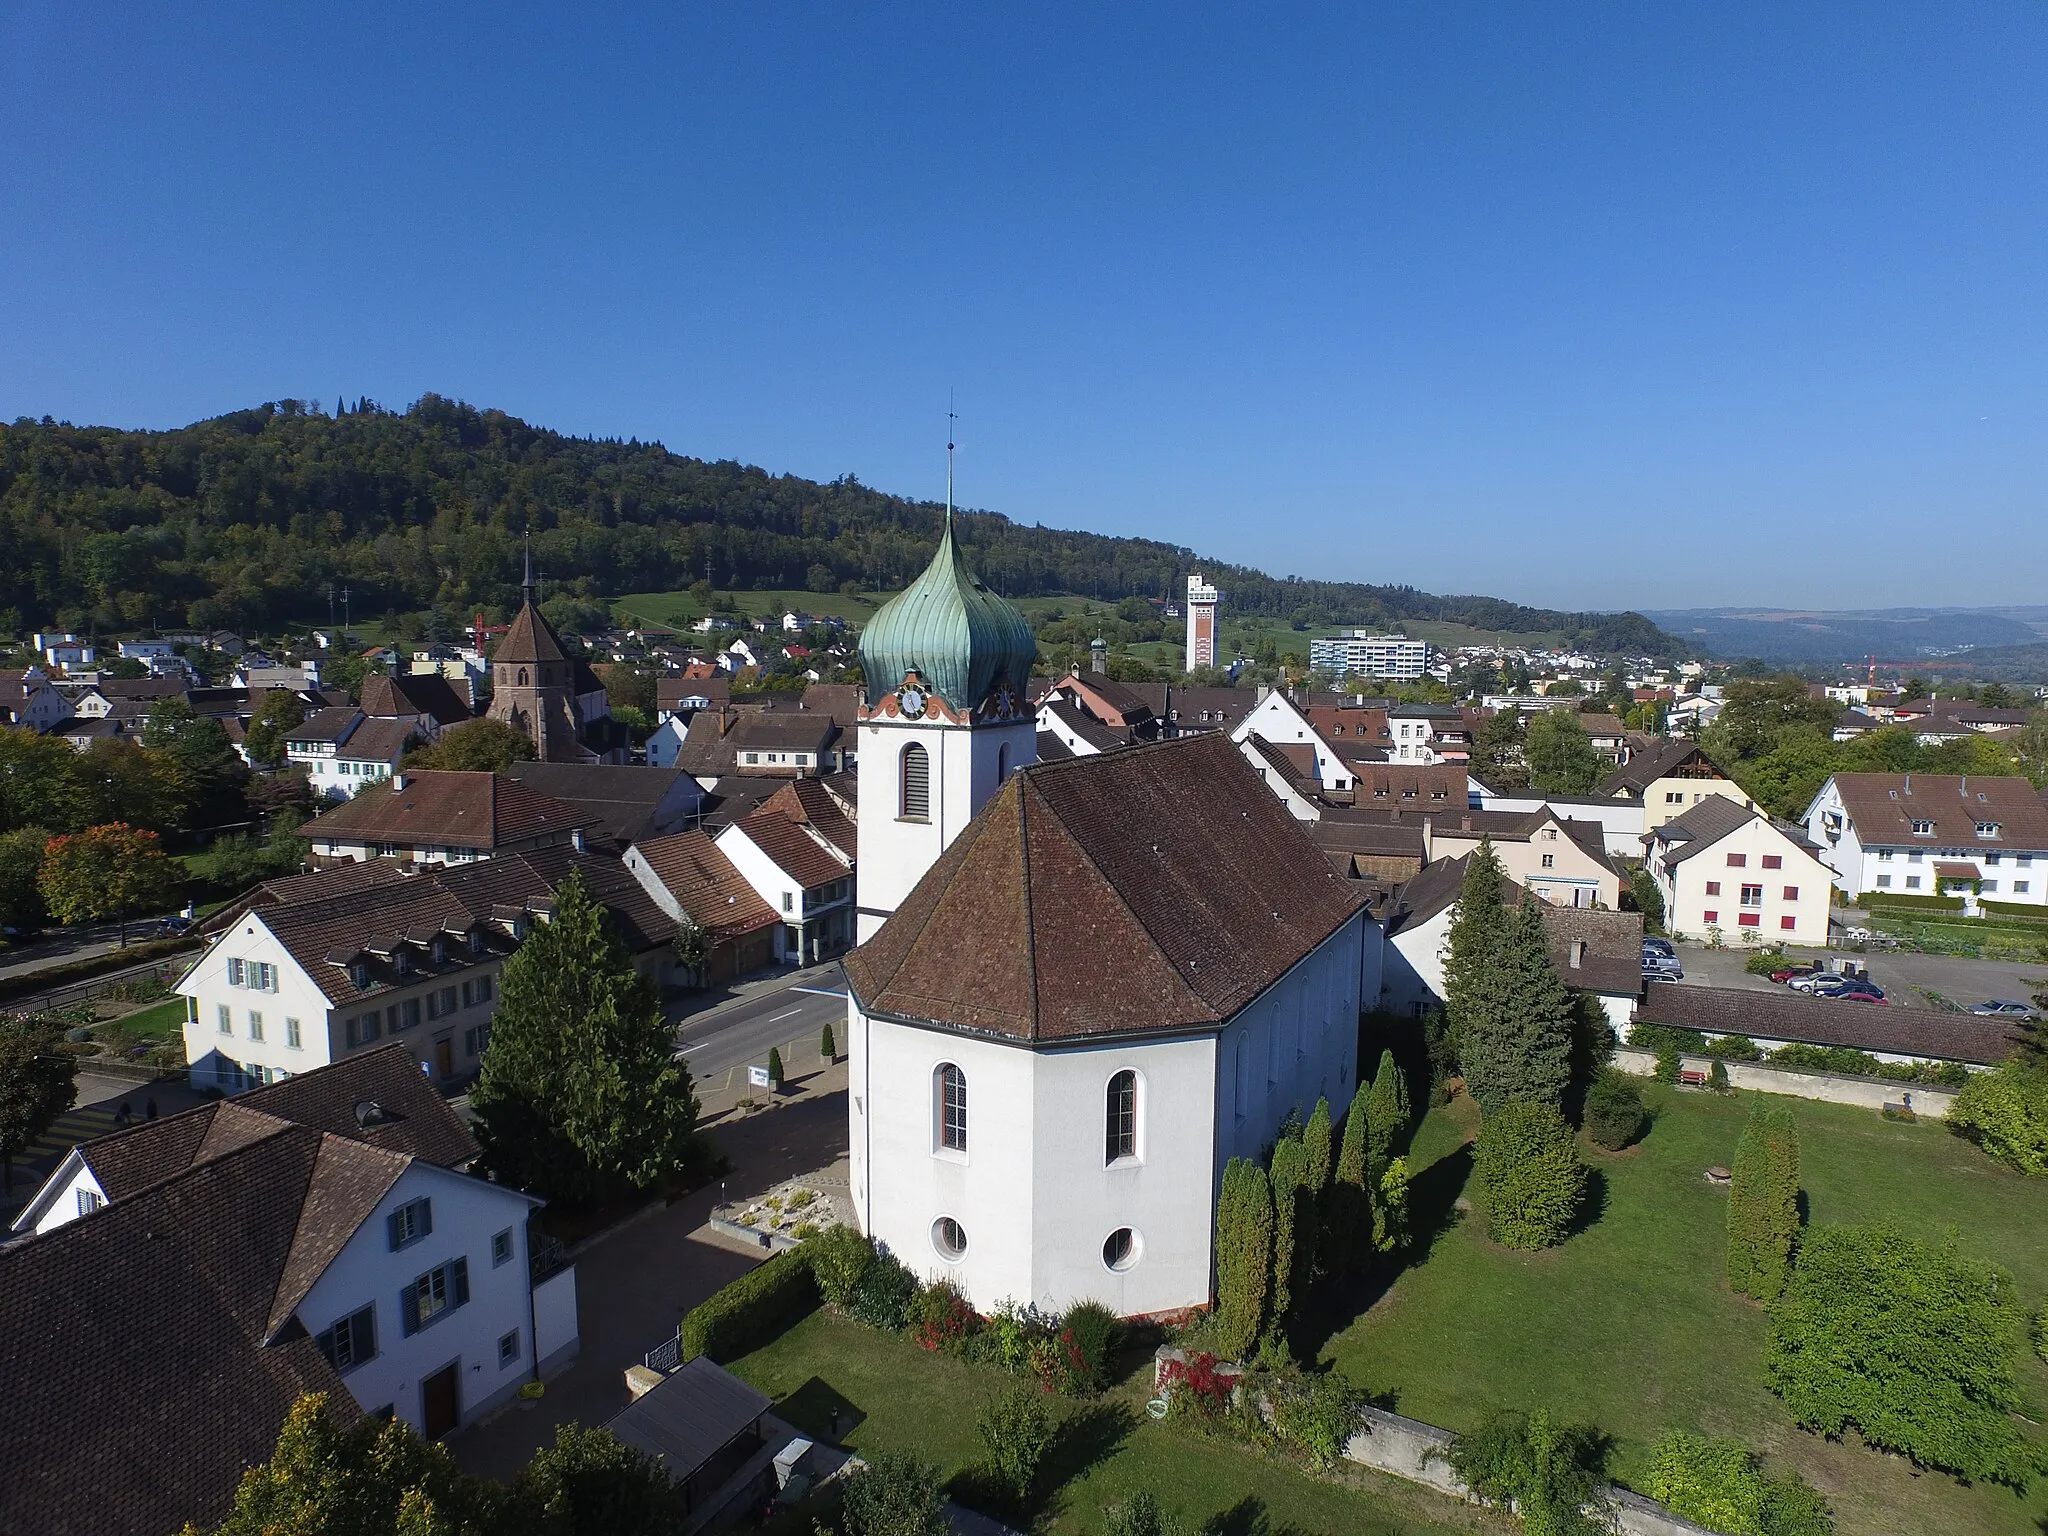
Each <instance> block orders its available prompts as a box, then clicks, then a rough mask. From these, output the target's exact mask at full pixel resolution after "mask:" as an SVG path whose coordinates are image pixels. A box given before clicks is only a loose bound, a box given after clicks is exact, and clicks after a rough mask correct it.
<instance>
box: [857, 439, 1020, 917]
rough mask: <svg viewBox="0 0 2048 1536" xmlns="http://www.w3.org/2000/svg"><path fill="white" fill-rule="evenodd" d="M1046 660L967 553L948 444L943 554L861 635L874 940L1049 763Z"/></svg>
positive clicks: (865, 871) (866, 911)
mask: <svg viewBox="0 0 2048 1536" xmlns="http://www.w3.org/2000/svg"><path fill="white" fill-rule="evenodd" d="M1037 656H1038V642H1037V640H1036V639H1035V638H1034V637H1033V635H1032V633H1031V626H1030V624H1029V623H1027V622H1026V621H1025V618H1024V615H1023V614H1021V613H1019V612H1018V611H1017V609H1016V608H1014V607H1012V606H1011V605H1010V604H1009V603H1008V602H1006V601H1004V600H1003V599H1002V598H1000V597H998V596H997V595H996V594H995V593H993V592H991V591H990V590H989V589H988V588H987V587H986V586H984V585H983V584H982V583H981V581H980V580H979V579H978V578H977V577H976V576H975V575H974V573H973V572H972V571H970V570H969V569H968V568H967V561H966V559H965V558H964V557H963V556H962V554H961V552H960V545H959V542H958V540H957V539H956V538H955V536H954V532H953V445H952V444H951V443H948V444H946V522H945V528H944V531H943V532H942V533H941V534H940V536H939V548H938V552H937V553H936V554H934V555H933V556H932V562H931V564H930V565H928V566H926V567H925V569H924V573H923V574H922V575H920V576H919V577H918V578H917V580H915V581H913V582H912V583H911V584H910V585H909V586H908V587H907V588H905V589H904V590H903V591H901V592H899V593H897V594H896V596H894V597H892V598H891V599H889V601H888V602H886V603H884V604H883V605H882V608H881V610H880V611H879V612H878V613H876V615H875V616H874V617H873V618H872V619H870V620H869V621H868V623H867V626H866V628H865V629H863V630H862V631H861V637H860V665H861V672H862V674H863V676H865V678H866V679H867V698H868V702H867V705H866V707H865V708H863V709H862V711H861V717H860V725H859V727H858V732H857V742H858V744H857V747H856V752H857V755H858V771H859V778H860V784H859V790H860V872H859V877H858V879H859V901H860V913H859V923H858V928H859V937H860V939H861V941H862V942H863V943H865V942H866V941H867V939H868V938H869V937H871V936H872V935H873V933H874V932H875V930H876V929H877V928H879V927H881V925H882V923H883V922H884V921H885V920H887V918H888V916H889V914H890V913H892V912H894V911H895V910H896V908H897V906H898V905H899V904H900V903H901V902H902V900H903V898H904V897H905V896H907V895H909V894H910V888H911V887H912V886H914V885H916V884H917V882H918V879H919V877H920V876H922V875H923V874H924V872H925V871H926V870H927V869H929V868H931V866H932V865H933V864H934V863H936V862H937V860H938V857H939V855H940V854H941V853H943V852H945V850H946V845H947V844H948V843H950V842H952V840H953V839H954V838H955V837H957V836H958V835H959V834H960V833H961V831H962V830H964V829H965V828H966V826H967V824H968V822H970V821H972V820H973V819H974V813H975V812H976V811H978V810H980V809H981V807H982V805H983V803H984V802H986V801H987V800H988V798H989V797H990V796H991V795H993V794H994V793H995V792H996V790H997V788H998V787H999V786H1000V785H1001V784H1002V782H1003V780H1004V779H1006V778H1008V777H1009V776H1010V774H1011V773H1013V772H1015V771H1016V770H1017V769H1019V768H1021V767H1023V766H1024V765H1025V764H1026V763H1029V762H1033V761H1035V760H1036V759H1037V756H1038V750H1037V746H1038V721H1037V716H1036V714H1035V713H1034V712H1033V711H1032V709H1031V705H1030V702H1029V700H1028V699H1027V697H1026V690H1027V689H1028V688H1029V686H1030V681H1031V664H1032V662H1033V661H1034V660H1036V659H1037Z"/></svg>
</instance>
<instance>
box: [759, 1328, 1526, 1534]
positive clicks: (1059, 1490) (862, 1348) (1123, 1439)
mask: <svg viewBox="0 0 2048 1536" xmlns="http://www.w3.org/2000/svg"><path fill="white" fill-rule="evenodd" d="M1133 1364H1134V1366H1135V1367H1136V1369H1135V1370H1134V1372H1133V1375H1132V1377H1131V1379H1129V1380H1128V1381H1126V1382H1125V1384H1124V1385H1123V1386H1122V1387H1121V1388H1119V1389H1118V1390H1117V1391H1115V1392H1113V1393H1110V1394H1108V1395H1107V1396H1106V1397H1105V1398H1104V1399H1102V1400H1101V1401H1099V1402H1096V1403H1067V1402H1062V1404H1061V1407H1062V1409H1063V1411H1064V1412H1065V1413H1066V1414H1067V1415H1068V1418H1067V1421H1066V1422H1067V1423H1068V1424H1070V1425H1071V1429H1070V1430H1068V1431H1067V1432H1065V1433H1064V1434H1063V1437H1062V1441H1061V1445H1060V1448H1059V1449H1058V1450H1056V1451H1055V1453H1054V1471H1053V1473H1052V1475H1051V1476H1050V1477H1049V1478H1047V1479H1046V1481H1047V1482H1049V1483H1056V1484H1057V1487H1055V1488H1054V1489H1053V1490H1052V1492H1051V1493H1050V1494H1048V1495H1047V1496H1046V1497H1045V1499H1044V1502H1043V1505H1042V1507H1041V1508H1040V1510H1039V1512H1038V1516H1037V1519H1036V1521H1035V1528H1036V1529H1039V1530H1046V1531H1061V1532H1083V1531H1096V1530H1100V1529H1101V1528H1102V1512H1103V1509H1104V1508H1105V1506H1107V1505H1110V1504H1113V1503H1115V1502H1116V1501H1117V1500H1119V1499H1121V1498H1124V1497H1125V1496H1127V1495H1128V1494H1130V1493H1133V1492H1135V1491H1137V1490H1139V1489H1145V1490H1149V1491H1150V1492H1151V1493H1152V1494H1153V1495H1154V1496H1155V1497H1156V1498H1158V1499H1159V1501H1160V1503H1161V1504H1163V1505H1164V1506H1165V1507H1166V1508H1167V1509H1168V1510H1169V1511H1174V1512H1177V1513H1179V1514H1181V1515H1183V1516H1184V1517H1186V1519H1187V1520H1188V1521H1189V1523H1190V1525H1192V1526H1200V1525H1202V1524H1204V1523H1206V1522H1208V1521H1210V1520H1212V1519H1214V1520H1216V1521H1217V1524H1216V1530H1217V1531H1219V1532H1221V1533H1227V1536H1282V1533H1284V1532H1304V1533H1306V1532H1324V1531H1329V1532H1340V1531H1341V1532H1344V1533H1346V1536H1395V1533H1401V1536H1424V1533H1438V1532H1442V1533H1450V1532H1506V1531H1511V1530H1513V1529H1514V1527H1513V1526H1512V1525H1511V1524H1509V1523H1508V1522H1506V1521H1504V1520H1503V1519H1501V1518H1500V1517H1498V1516H1494V1515H1489V1514H1487V1513H1486V1512H1484V1511H1481V1510H1478V1509H1468V1508H1464V1507H1461V1506H1459V1505H1455V1504H1452V1503H1450V1502H1448V1501H1447V1500H1444V1499H1442V1498H1440V1497H1439V1496H1437V1495H1435V1494H1432V1493H1430V1492H1428V1491H1427V1490H1425V1489H1422V1488H1418V1487H1414V1486H1412V1485H1410V1484H1407V1483H1403V1482H1399V1481H1396V1480H1394V1479H1391V1478H1383V1477H1380V1476H1378V1475H1377V1474H1374V1473H1370V1472H1366V1471H1364V1470H1363V1469H1349V1470H1348V1471H1347V1473H1346V1474H1344V1475H1343V1476H1342V1477H1341V1479H1340V1478H1332V1479H1331V1480H1327V1481H1326V1480H1323V1479H1320V1478H1316V1477H1312V1476H1310V1475H1308V1474H1307V1473H1305V1472H1303V1471H1300V1470H1298V1469H1296V1468H1295V1467H1294V1466H1292V1465H1291V1464H1289V1463H1287V1462H1284V1461H1281V1460H1278V1459H1275V1458H1269V1457H1266V1456H1262V1455H1261V1454H1259V1453H1258V1452H1257V1451H1254V1450H1252V1449H1250V1448H1249V1447H1246V1446H1242V1445H1239V1444H1237V1443H1234V1442H1227V1441H1221V1440H1217V1439H1213V1438H1210V1437H1207V1436H1203V1435H1200V1434H1198V1433H1197V1432H1195V1431H1192V1430H1189V1429H1185V1428H1183V1427H1181V1426H1180V1425H1178V1424H1159V1423H1154V1422H1152V1421H1151V1420H1149V1419H1146V1418H1144V1417H1143V1415H1142V1414H1141V1412H1140V1411H1139V1409H1140V1405H1141V1404H1142V1402H1143V1401H1144V1399H1145V1397H1146V1396H1148V1395H1149V1392H1148V1391H1147V1390H1146V1389H1147V1388H1148V1387H1149V1384H1150V1381H1151V1366H1150V1362H1149V1361H1138V1362H1133ZM731 1369H732V1370H733V1371H734V1372H735V1373H736V1374H737V1375H740V1376H742V1377H744V1378H746V1379H747V1380H748V1381H751V1382H752V1383H753V1384H754V1385H755V1386H757V1387H759V1388H760V1389H761V1390H762V1391H764V1392H766V1393H768V1394H769V1395H770V1396H772V1397H774V1398H775V1399H776V1403H777V1407H776V1411H777V1412H778V1413H780V1414H781V1415H782V1416H783V1417H784V1418H786V1419H788V1420H789V1422H790V1423H792V1424H794V1425H796V1427H797V1428H799V1429H802V1430H804V1431H806V1432H808V1433H810V1434H813V1435H819V1436H826V1437H830V1436H831V1428H832V1425H831V1413H832V1410H833V1409H834V1408H835V1407H836V1408H837V1409H838V1410H839V1413H840V1417H839V1433H838V1436H837V1438H838V1440H839V1441H840V1442H841V1443H843V1444H846V1445H850V1446H852V1447H853V1448H854V1449H855V1450H859V1451H866V1452H868V1453H870V1454H872V1453H873V1452H875V1451H878V1450H894V1451H908V1452H913V1453H915V1454H916V1455H918V1456H920V1457H923V1458H924V1459H925V1460H927V1461H933V1462H936V1463H938V1465H939V1466H940V1468H941V1469H942V1470H943V1471H944V1472H945V1473H946V1474H948V1475H952V1474H957V1473H959V1472H962V1471H963V1470H965V1469H966V1468H968V1467H970V1466H971V1465H972V1464H973V1463H974V1461H975V1460H976V1457H977V1455H978V1442H977V1441H976V1438H975V1430H974V1425H975V1419H976V1417H977V1416H978V1415H979V1414H980V1412H981V1410H982V1407H983V1405H984V1404H986V1403H987V1402H988V1401H989V1400H990V1399H992V1398H993V1397H995V1396H996V1394H997V1393H999V1392H1000V1391H1002V1390H1003V1388H1004V1387H1006V1386H1007V1385H1009V1384H1010V1383H1011V1381H1012V1380H1013V1379H1014V1378H1011V1377H1008V1376H1005V1375H1003V1374H1002V1373H1001V1372H1000V1371H997V1370H995V1369H994V1368H993V1367H988V1366H976V1365H968V1364H965V1363H963V1362H961V1361H958V1360H954V1359H951V1358H949V1357H947V1356H943V1355H935V1354H929V1353H927V1352H926V1351H924V1350H922V1349H919V1348H918V1347H917V1346H916V1345H915V1344H912V1343H911V1342H910V1341H909V1340H908V1339H906V1338H903V1337H900V1336H897V1335H891V1334H883V1333H878V1332H876V1331H875V1330H874V1329H871V1328H866V1327H863V1326H862V1325H861V1324H859V1323H854V1322H849V1321H847V1320H845V1319H842V1318H838V1317H834V1316H830V1315H828V1314H826V1313H824V1312H817V1313H813V1314H812V1315H811V1316H810V1317H808V1318H806V1319H805V1320H804V1321H803V1322H801V1323H799V1324H797V1326H796V1327H794V1328H792V1329H790V1330H789V1331H788V1332H787V1333H785V1334H783V1335H782V1336H781V1337H780V1338H778V1339H776V1340H775V1341H774V1342H773V1343H771V1344H769V1345H767V1346H766V1347H765V1348H762V1349H759V1350H756V1351H755V1352H754V1353H753V1354H750V1355H746V1356H743V1357H741V1358H740V1359H738V1360H736V1361H734V1362H732V1363H731ZM803 1528H804V1529H808V1525H807V1524H805V1525H804V1526H803Z"/></svg>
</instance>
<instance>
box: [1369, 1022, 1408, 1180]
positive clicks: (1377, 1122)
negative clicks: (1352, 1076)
mask: <svg viewBox="0 0 2048 1536" xmlns="http://www.w3.org/2000/svg"><path fill="white" fill-rule="evenodd" d="M1364 1097H1365V1166H1366V1172H1367V1177H1368V1178H1369V1179H1371V1180H1372V1182H1373V1183H1375V1184H1377V1183H1378V1182H1379V1179H1380V1176H1381V1175H1382V1174H1384V1173H1385V1172H1386V1171H1387V1164H1388V1163H1390V1162H1392V1161H1393V1157H1394V1148H1395V1146H1396V1145H1397V1144H1398V1143H1399V1142H1400V1140H1401V1133H1402V1132H1403V1131H1405V1130H1407V1129H1408V1088H1407V1085H1406V1084H1405V1083H1404V1082H1403V1081H1402V1079H1401V1069H1400V1068H1399V1067H1397V1066H1396V1065H1394V1053H1393V1052H1392V1051H1381V1052H1380V1065H1379V1070H1378V1071H1377V1072H1375V1073H1374V1074H1373V1078H1372V1087H1371V1088H1370V1089H1368V1090H1367V1091H1366V1093H1365V1095H1364Z"/></svg>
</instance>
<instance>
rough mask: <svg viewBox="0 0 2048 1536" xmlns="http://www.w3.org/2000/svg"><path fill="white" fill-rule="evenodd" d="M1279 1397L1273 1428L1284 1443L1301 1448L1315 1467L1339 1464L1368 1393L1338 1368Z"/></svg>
mask: <svg viewBox="0 0 2048 1536" xmlns="http://www.w3.org/2000/svg"><path fill="white" fill-rule="evenodd" d="M1277 1399H1278V1400H1277V1401H1276V1402H1275V1403H1274V1405H1273V1428H1274V1429H1275V1430H1276V1431H1278V1433H1279V1436H1280V1440H1281V1443H1282V1444H1284V1445H1286V1446H1288V1447H1289V1448H1291V1449H1293V1450H1296V1451H1299V1452H1300V1453H1301V1454H1302V1455H1303V1456H1305V1457H1306V1458H1307V1459H1308V1462H1309V1465H1311V1466H1313V1467H1316V1468H1319V1469H1322V1470H1328V1469H1329V1468H1331V1467H1334V1466H1335V1465H1337V1463H1338V1462H1339V1461H1340V1460H1341V1459H1342V1458H1343V1455H1344V1447H1345V1446H1347V1445H1349V1444H1350V1443H1351V1437H1352V1436H1353V1435H1355V1434H1356V1433H1358V1418H1359V1410H1360V1409H1361V1408H1362V1407H1363V1406H1364V1405H1365V1398H1364V1395H1363V1394H1361V1393H1359V1392H1356V1391H1354V1390H1353V1389H1352V1386H1351V1383H1350V1382H1348V1381H1346V1380H1345V1379H1344V1378H1343V1377H1342V1376H1340V1375H1338V1374H1337V1373H1336V1372H1335V1371H1325V1372H1323V1373H1322V1374H1321V1375H1320V1376H1312V1377H1310V1378H1309V1379H1308V1380H1307V1381H1306V1382H1305V1383H1303V1384H1302V1385H1300V1386H1298V1387H1295V1388H1292V1389H1282V1390H1280V1391H1279V1392H1278V1393H1277Z"/></svg>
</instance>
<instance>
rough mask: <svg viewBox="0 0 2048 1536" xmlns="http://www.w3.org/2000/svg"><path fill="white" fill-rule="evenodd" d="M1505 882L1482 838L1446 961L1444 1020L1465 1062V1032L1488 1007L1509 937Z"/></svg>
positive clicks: (1468, 870)
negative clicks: (1499, 956)
mask: <svg viewBox="0 0 2048 1536" xmlns="http://www.w3.org/2000/svg"><path fill="white" fill-rule="evenodd" d="M1506 881H1507V876H1506V875H1505V874H1503V873H1502V871H1501V867H1500V855H1498V854H1497V853H1495V852H1494V851H1493V839H1492V838H1490V837H1485V836H1482V837H1481V838H1480V839H1479V846H1478V847H1477V848H1476V849H1474V850H1473V851H1472V853H1471V854H1469V855H1468V856H1467V858H1466V863H1465V879H1464V883H1463V885H1462V886H1461V887H1460V888H1459V892H1458V909H1457V911H1456V912H1455V913H1453V914H1452V916H1451V933H1450V945H1449V949H1448V952H1447V953H1446V955H1445V957H1444V1014H1445V1018H1446V1022H1447V1025H1448V1027H1449V1031H1450V1037H1451V1048H1452V1050H1453V1052H1454V1053H1457V1054H1458V1055H1459V1056H1460V1058H1461V1060H1462V1054H1463V1049H1464V1037H1465V1032H1466V1030H1467V1029H1469V1028H1471V1027H1472V1024H1473V1021H1474V1019H1475V1018H1476V1017H1477V1015H1478V1013H1479V1010H1480V1009H1482V1008H1483V1007H1485V1006H1486V1004H1487V999H1488V997H1489V989H1490V986H1491V972H1492V969H1493V965H1494V957H1495V953H1496V951H1497V950H1498V949H1499V947H1500V944H1501V941H1502V939H1503V938H1504V937H1505V936H1506V934H1507V927H1508V919H1507V904H1506V900H1505V897H1504V895H1503V891H1504V888H1505V885H1506Z"/></svg>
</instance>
